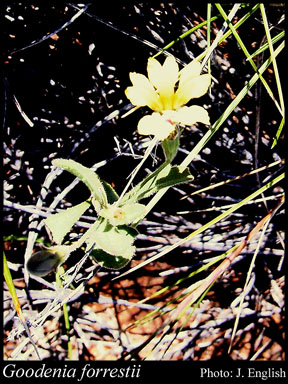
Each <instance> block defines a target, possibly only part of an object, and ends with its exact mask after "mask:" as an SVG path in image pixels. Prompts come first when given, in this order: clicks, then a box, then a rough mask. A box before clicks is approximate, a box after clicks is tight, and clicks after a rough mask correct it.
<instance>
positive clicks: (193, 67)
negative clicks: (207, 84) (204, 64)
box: [179, 60, 201, 84]
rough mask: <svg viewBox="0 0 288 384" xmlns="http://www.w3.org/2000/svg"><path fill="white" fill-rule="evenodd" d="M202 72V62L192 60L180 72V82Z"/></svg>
mask: <svg viewBox="0 0 288 384" xmlns="http://www.w3.org/2000/svg"><path fill="white" fill-rule="evenodd" d="M200 72H201V64H200V63H199V61H197V60H192V61H191V62H190V63H189V64H187V65H186V66H185V67H184V68H183V69H182V70H181V71H180V74H179V77H180V84H181V83H185V82H186V81H188V80H190V79H192V78H193V77H196V76H199V75H200Z"/></svg>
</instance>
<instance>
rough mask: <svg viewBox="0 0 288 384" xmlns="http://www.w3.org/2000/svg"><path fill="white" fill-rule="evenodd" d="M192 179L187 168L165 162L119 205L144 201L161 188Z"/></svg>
mask: <svg viewBox="0 0 288 384" xmlns="http://www.w3.org/2000/svg"><path fill="white" fill-rule="evenodd" d="M193 179H194V178H193V176H192V175H191V174H190V172H189V169H188V168H183V167H180V166H174V167H172V166H171V165H170V164H167V162H165V163H164V167H160V168H159V169H157V170H156V171H155V172H153V173H151V174H150V175H149V176H147V177H146V178H145V179H144V180H143V181H142V182H140V183H139V184H138V185H136V186H135V187H134V188H132V189H131V191H130V192H128V193H127V194H126V195H125V196H124V197H123V200H122V202H121V205H122V204H123V203H124V204H125V203H126V202H127V201H129V202H130V203H132V202H134V201H138V200H140V199H144V198H145V197H148V196H150V195H152V194H153V193H156V192H158V191H160V190H161V189H162V188H166V187H171V186H174V185H177V184H181V183H186V182H188V181H192V180H193Z"/></svg>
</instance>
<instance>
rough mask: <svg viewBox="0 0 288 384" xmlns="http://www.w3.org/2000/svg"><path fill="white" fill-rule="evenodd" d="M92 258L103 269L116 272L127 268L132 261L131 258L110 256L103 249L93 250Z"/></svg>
mask: <svg viewBox="0 0 288 384" xmlns="http://www.w3.org/2000/svg"><path fill="white" fill-rule="evenodd" d="M90 256H91V257H92V258H93V259H94V260H95V261H96V262H97V263H98V264H100V265H101V266H102V267H104V268H107V269H116V270H117V269H121V268H123V267H125V265H127V264H128V263H129V261H130V260H131V258H125V257H122V256H113V255H110V254H109V253H107V252H105V251H103V249H93V251H92V252H91V253H90Z"/></svg>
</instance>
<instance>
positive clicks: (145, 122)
mask: <svg viewBox="0 0 288 384" xmlns="http://www.w3.org/2000/svg"><path fill="white" fill-rule="evenodd" d="M137 130H138V133H139V134H140V135H153V136H155V137H156V138H157V139H158V140H161V141H162V140H164V139H166V138H167V137H168V136H169V135H170V134H171V133H172V132H173V131H174V130H175V125H174V124H172V123H171V122H170V121H168V120H165V119H164V118H163V116H161V115H160V113H152V115H148V116H144V117H142V119H140V121H139V123H138V127H137Z"/></svg>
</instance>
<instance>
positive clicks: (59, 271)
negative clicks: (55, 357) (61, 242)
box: [56, 266, 73, 360]
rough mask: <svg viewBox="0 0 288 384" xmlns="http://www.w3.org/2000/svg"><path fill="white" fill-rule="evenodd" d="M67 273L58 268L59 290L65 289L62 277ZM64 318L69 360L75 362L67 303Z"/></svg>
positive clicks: (64, 305) (64, 307) (64, 308)
mask: <svg viewBox="0 0 288 384" xmlns="http://www.w3.org/2000/svg"><path fill="white" fill-rule="evenodd" d="M64 272H65V270H64V268H63V267H62V266H61V267H60V268H58V271H57V273H56V281H57V284H58V286H59V288H63V284H62V280H61V279H60V276H61V275H62V274H63V273H64ZM63 316H64V324H65V329H66V336H67V338H68V341H67V347H68V360H73V356H72V343H71V338H70V330H71V324H70V320H69V312H68V306H67V304H66V303H64V304H63Z"/></svg>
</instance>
